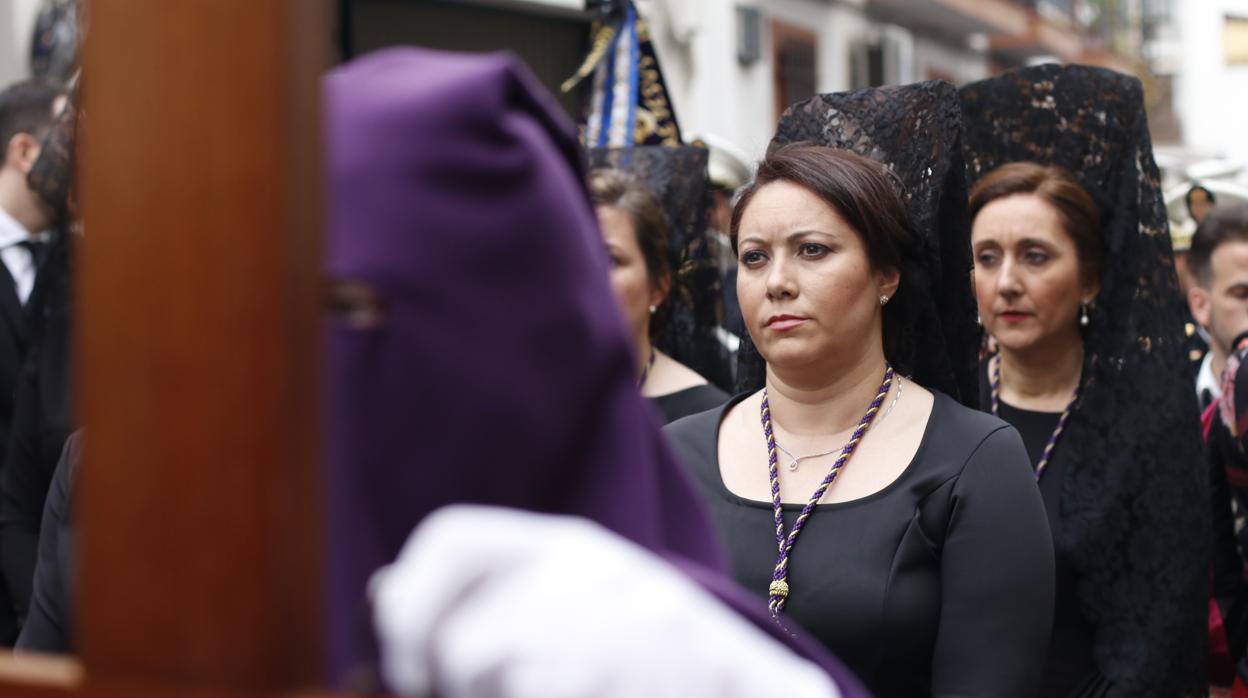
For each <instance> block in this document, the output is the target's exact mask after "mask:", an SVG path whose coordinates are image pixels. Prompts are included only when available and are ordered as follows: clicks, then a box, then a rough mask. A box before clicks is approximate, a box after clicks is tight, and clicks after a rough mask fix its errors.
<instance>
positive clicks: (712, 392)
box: [650, 383, 730, 424]
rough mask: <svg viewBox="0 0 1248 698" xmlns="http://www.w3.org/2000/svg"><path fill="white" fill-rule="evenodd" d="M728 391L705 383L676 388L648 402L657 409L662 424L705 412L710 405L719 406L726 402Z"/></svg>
mask: <svg viewBox="0 0 1248 698" xmlns="http://www.w3.org/2000/svg"><path fill="white" fill-rule="evenodd" d="M729 397H730V396H729V395H728V393H725V392H724V391H722V390H720V389H719V388H716V387H715V386H713V385H711V384H710V383H707V384H705V385H695V386H693V387H692V388H685V389H684V390H677V391H676V392H674V393H668V394H667V395H658V396H656V397H652V398H650V403H651V404H653V405H654V407H655V409H656V410H658V411H659V416H660V417H661V418H662V419H663V423H664V424H671V423H672V422H674V421H676V420H678V419H680V418H681V417H688V416H689V415H691V414H697V413H699V412H705V411H707V410H709V409H711V408H712V407H719V406H720V405H722V404H724V403H725V402H728V398H729Z"/></svg>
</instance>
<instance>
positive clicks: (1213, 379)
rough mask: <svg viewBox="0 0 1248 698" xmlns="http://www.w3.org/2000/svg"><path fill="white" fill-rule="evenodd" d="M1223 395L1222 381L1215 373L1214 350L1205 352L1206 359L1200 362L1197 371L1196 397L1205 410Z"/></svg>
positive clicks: (1201, 407) (1201, 408)
mask: <svg viewBox="0 0 1248 698" xmlns="http://www.w3.org/2000/svg"><path fill="white" fill-rule="evenodd" d="M1220 397H1222V382H1221V381H1220V380H1218V376H1215V375H1213V350H1212V349H1211V350H1209V351H1207V352H1205V359H1204V361H1201V362H1200V370H1199V371H1197V373H1196V399H1197V400H1199V401H1200V410H1201V411H1202V412H1203V411H1204V410H1205V408H1206V407H1208V406H1209V405H1210V404H1212V403H1213V401H1214V400H1217V399H1218V398H1220Z"/></svg>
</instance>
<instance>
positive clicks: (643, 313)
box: [589, 170, 728, 424]
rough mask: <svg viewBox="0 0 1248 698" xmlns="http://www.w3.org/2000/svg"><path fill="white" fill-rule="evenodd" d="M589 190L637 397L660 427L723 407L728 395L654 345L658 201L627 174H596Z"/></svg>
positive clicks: (665, 269)
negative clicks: (632, 360) (632, 358)
mask: <svg viewBox="0 0 1248 698" xmlns="http://www.w3.org/2000/svg"><path fill="white" fill-rule="evenodd" d="M589 191H590V196H591V198H592V199H593V202H594V206H595V209H596V210H597V213H598V224H599V226H600V227H601V228H602V237H603V241H604V242H605V243H606V245H607V254H608V256H609V257H610V262H611V289H612V290H613V291H615V299H616V301H617V302H618V304H619V306H620V310H621V312H623V313H624V318H625V320H626V322H627V323H628V326H629V329H630V330H631V331H632V335H633V344H634V347H635V350H636V355H637V360H638V376H639V378H638V381H637V384H638V386H639V387H640V388H641V394H642V395H644V396H646V397H648V398H650V401H651V403H652V404H653V405H654V406H655V408H657V410H658V412H659V414H660V416H661V417H662V419H663V423H664V424H667V423H670V422H672V421H675V420H677V419H680V418H681V417H684V416H686V415H690V414H694V413H696V412H701V411H703V410H707V409H710V408H712V407H715V406H718V405H722V404H723V403H724V402H726V401H727V400H728V394H727V393H725V392H724V391H723V390H720V389H719V388H717V387H715V386H714V385H711V384H710V383H709V382H708V381H707V380H706V378H703V377H702V376H701V375H699V374H698V373H696V372H695V371H694V370H693V369H691V368H689V367H688V366H685V365H684V364H682V363H681V362H679V361H677V360H676V359H674V358H672V357H671V356H669V355H668V354H666V353H665V352H662V351H660V350H659V349H658V348H657V347H655V346H654V343H653V342H652V337H653V336H654V335H657V334H658V333H659V332H660V331H661V323H662V322H663V320H664V319H665V317H666V313H664V312H663V310H664V308H663V304H664V301H665V300H666V299H667V296H668V294H669V293H670V291H671V288H672V268H671V267H672V265H671V261H670V259H669V252H668V249H669V245H668V230H667V222H666V220H665V219H664V213H663V208H662V205H661V204H660V203H659V200H658V198H657V197H656V196H655V195H654V194H653V193H652V192H651V191H650V190H649V188H647V187H646V185H645V184H643V183H642V182H641V181H640V180H638V179H636V178H635V177H633V176H632V175H630V174H628V173H625V172H622V171H620V170H597V171H595V172H594V173H593V174H591V175H590V178H589Z"/></svg>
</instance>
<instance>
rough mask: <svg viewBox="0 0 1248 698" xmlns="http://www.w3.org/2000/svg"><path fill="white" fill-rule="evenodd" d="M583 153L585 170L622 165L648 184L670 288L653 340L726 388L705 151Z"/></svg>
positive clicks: (725, 356)
mask: <svg viewBox="0 0 1248 698" xmlns="http://www.w3.org/2000/svg"><path fill="white" fill-rule="evenodd" d="M587 157H588V160H589V168H590V169H603V168H611V169H617V170H622V171H625V172H629V173H631V174H632V175H633V176H635V177H637V178H638V179H640V180H641V181H643V182H645V183H646V185H647V186H649V187H650V190H651V191H653V192H654V193H655V195H656V196H657V197H658V199H659V201H660V202H661V203H662V204H663V210H664V212H665V213H666V214H667V223H668V228H669V233H670V234H669V238H668V246H669V254H670V261H671V263H672V264H671V266H672V270H673V273H672V290H671V292H670V293H669V294H668V296H667V300H666V301H664V303H663V306H664V307H663V315H664V317H663V322H662V327H661V329H660V330H659V332H658V333H657V335H656V336H655V337H654V338H653V341H654V345H655V346H656V347H658V348H659V350H660V351H662V352H664V353H665V354H667V355H669V356H671V357H672V358H674V359H676V360H677V361H679V362H681V363H683V364H685V365H686V366H688V367H689V368H692V369H693V370H695V371H697V372H698V373H700V374H701V375H702V376H703V377H704V378H706V379H707V380H709V381H710V382H712V383H715V384H716V385H718V386H720V387H721V388H724V389H725V390H727V389H730V388H731V387H732V375H731V369H732V364H731V355H730V353H729V351H728V349H727V348H726V347H725V345H724V344H723V343H722V342H720V341H719V338H718V337H717V335H716V328H717V327H719V326H720V325H722V324H723V305H722V301H721V297H722V295H721V290H720V289H721V285H720V278H719V271H718V268H717V267H716V265H715V258H714V256H713V255H712V252H711V249H710V245H709V241H708V240H707V237H706V215H707V209H708V206H709V204H710V187H709V183H710V178H709V176H708V175H707V170H706V164H707V158H708V157H709V155H708V152H707V150H706V149H705V148H700V147H696V146H688V145H686V146H637V147H633V148H590V149H588V151H587Z"/></svg>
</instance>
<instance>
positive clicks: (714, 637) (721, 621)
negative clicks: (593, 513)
mask: <svg viewBox="0 0 1248 698" xmlns="http://www.w3.org/2000/svg"><path fill="white" fill-rule="evenodd" d="M371 590H372V598H373V603H374V621H375V626H376V628H377V633H378V636H379V643H380V648H381V662H382V664H381V666H382V672H383V674H384V676H385V678H386V680H387V682H388V683H389V685H390V687H391V688H392V689H394V690H396V691H398V692H399V693H400V694H401V695H408V696H426V695H438V696H442V698H467V697H468V696H472V697H473V698H494V697H500V698H501V697H504V696H506V697H508V698H512V697H514V698H573V697H577V698H579V697H586V698H588V697H590V696H592V697H594V698H617V697H618V698H625V697H627V698H634V697H636V696H646V697H647V698H664V697H671V698H677V697H679V698H701V697H703V696H705V697H706V698H711V697H715V698H736V697H745V696H759V697H760V698H761V697H768V698H770V697H772V696H805V697H810V698H819V697H827V698H835V697H839V696H840V692H839V691H838V690H837V689H836V687H835V685H834V684H833V682H832V680H831V679H830V678H829V677H828V676H827V674H825V673H824V672H823V671H822V670H821V669H820V668H819V667H817V666H816V665H815V664H813V663H811V662H809V661H807V660H805V659H802V658H800V657H798V656H796V655H795V654H793V653H792V652H791V651H790V650H789V649H788V648H787V647H785V646H784V645H782V644H781V643H780V642H778V641H777V640H775V639H774V638H772V637H770V636H768V635H767V634H765V633H764V632H763V631H762V630H760V629H758V628H757V627H755V626H754V625H752V624H751V623H749V622H748V621H746V620H744V619H743V618H741V617H740V616H739V615H737V614H736V613H734V612H733V611H731V610H730V609H728V608H727V607H725V606H723V605H722V604H721V603H720V602H719V601H718V600H717V599H715V598H714V597H713V596H711V595H710V594H708V593H707V592H706V591H705V590H703V589H702V588H701V587H699V586H697V585H696V584H695V583H693V582H692V581H690V580H689V579H688V578H687V577H685V576H684V575H683V574H681V573H680V572H679V571H678V570H676V569H675V568H673V567H672V566H670V565H669V564H667V563H666V562H665V561H663V560H662V559H660V558H658V557H657V556H655V555H653V554H651V553H650V552H649V551H646V550H644V549H643V548H641V547H639V546H637V545H635V544H633V543H632V542H630V541H627V540H625V539H623V538H621V537H620V536H618V535H615V534H614V533H611V532H610V531H607V530H606V529H604V528H602V527H601V526H598V525H597V524H594V523H592V522H590V521H587V520H585V519H579V518H574V517H566V516H551V515H543V514H532V513H527V512H520V511H516V510H511V509H501V508H494V507H482V506H467V505H455V506H450V507H446V508H444V509H441V510H439V511H437V512H435V513H434V514H432V515H430V516H429V517H428V518H427V519H426V520H425V522H424V523H422V524H421V525H420V526H419V527H418V528H417V529H416V531H415V532H413V533H412V536H411V537H410V538H409V539H408V541H407V543H406V545H405V546H404V548H403V551H402V553H401V554H400V555H399V559H398V560H397V561H396V562H395V563H394V564H392V565H390V566H388V567H385V568H382V570H381V571H379V572H378V573H377V574H376V575H374V577H373V580H372V584H371Z"/></svg>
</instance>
